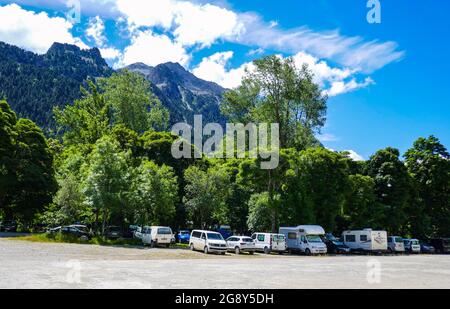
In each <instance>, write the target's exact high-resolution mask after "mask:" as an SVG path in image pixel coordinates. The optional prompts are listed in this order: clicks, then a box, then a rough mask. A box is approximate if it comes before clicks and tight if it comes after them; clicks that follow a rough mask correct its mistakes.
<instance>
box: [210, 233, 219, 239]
mask: <svg viewBox="0 0 450 309" xmlns="http://www.w3.org/2000/svg"><path fill="white" fill-rule="evenodd" d="M208 239H211V240H223V237H222V235H220V234H216V233H208Z"/></svg>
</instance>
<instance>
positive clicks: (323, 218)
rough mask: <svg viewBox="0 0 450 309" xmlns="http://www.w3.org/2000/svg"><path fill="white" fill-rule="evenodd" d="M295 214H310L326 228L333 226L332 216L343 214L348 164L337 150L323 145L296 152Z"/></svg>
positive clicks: (317, 222) (346, 190)
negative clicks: (297, 155) (296, 198)
mask: <svg viewBox="0 0 450 309" xmlns="http://www.w3.org/2000/svg"><path fill="white" fill-rule="evenodd" d="M297 175H298V176H297V181H298V185H297V194H298V202H297V203H295V204H294V205H295V207H300V208H304V209H302V210H300V211H297V213H300V214H306V215H307V216H306V217H305V218H301V217H300V218H298V219H307V218H308V217H309V216H310V215H311V211H312V215H313V216H312V219H313V220H314V221H311V222H305V223H316V224H319V225H321V226H323V227H324V228H325V229H326V230H328V231H334V230H335V229H336V218H337V217H338V216H339V215H342V214H343V206H344V201H345V197H346V194H347V192H348V190H349V183H348V165H347V162H346V160H345V159H344V158H343V157H342V156H341V155H340V154H338V153H335V152H332V151H330V150H327V149H325V148H321V147H319V148H310V149H308V150H304V151H302V152H300V156H299V157H298V161H297Z"/></svg>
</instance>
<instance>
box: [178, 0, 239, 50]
mask: <svg viewBox="0 0 450 309" xmlns="http://www.w3.org/2000/svg"><path fill="white" fill-rule="evenodd" d="M175 23H176V24H177V26H176V28H175V31H174V35H175V37H176V40H177V41H178V42H180V43H181V44H183V45H187V46H191V45H195V44H201V45H202V46H209V45H211V44H212V43H214V42H215V41H216V40H217V39H219V38H226V37H230V36H234V35H238V34H239V33H240V32H241V31H242V25H241V24H240V23H239V21H238V15H237V14H236V13H234V12H232V11H229V10H227V9H223V8H220V7H218V6H215V5H211V4H205V5H201V6H199V5H195V4H192V3H190V2H179V3H178V4H177V14H176V17H175Z"/></svg>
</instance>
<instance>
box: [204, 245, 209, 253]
mask: <svg viewBox="0 0 450 309" xmlns="http://www.w3.org/2000/svg"><path fill="white" fill-rule="evenodd" d="M203 252H204V253H205V254H208V253H209V249H208V246H206V247H205V248H204V249H203Z"/></svg>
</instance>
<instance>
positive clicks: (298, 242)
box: [49, 225, 450, 255]
mask: <svg viewBox="0 0 450 309" xmlns="http://www.w3.org/2000/svg"><path fill="white" fill-rule="evenodd" d="M49 232H50V233H62V234H70V235H73V236H76V237H78V238H80V239H82V240H89V239H90V238H91V237H92V233H91V232H90V231H89V229H88V228H87V227H86V226H84V225H71V226H64V227H58V228H55V229H51V230H49ZM105 236H106V237H107V238H109V239H118V238H135V239H140V240H141V241H142V244H143V245H144V246H150V247H156V246H159V247H161V246H162V247H169V246H170V245H171V244H174V243H176V242H179V243H184V244H187V245H188V246H189V248H190V249H191V250H197V251H203V252H205V253H212V252H214V253H220V254H225V253H226V252H227V251H232V252H235V253H236V254H240V253H244V252H246V253H249V254H254V253H255V252H263V253H266V254H269V253H271V252H276V253H285V252H288V253H302V254H305V255H321V254H327V253H331V254H349V253H404V252H407V253H427V254H433V253H450V239H449V238H437V239H430V240H428V241H426V242H424V241H419V240H418V239H404V238H402V237H399V236H388V234H387V232H386V231H376V230H372V229H363V230H350V231H344V232H343V233H342V235H341V237H340V238H337V237H335V236H334V235H333V234H331V233H325V230H324V229H323V228H322V227H321V226H317V225H300V226H297V227H281V228H280V229H279V233H254V234H253V235H251V237H249V236H235V235H233V233H232V232H231V228H230V227H229V226H221V227H220V228H218V229H215V230H214V231H208V230H193V231H190V230H180V231H179V232H178V233H177V234H174V233H173V231H172V229H171V228H170V227H164V226H145V227H139V226H130V227H129V229H128V230H127V231H126V232H123V231H122V230H121V228H120V227H116V226H110V227H108V228H107V229H106V232H105Z"/></svg>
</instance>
